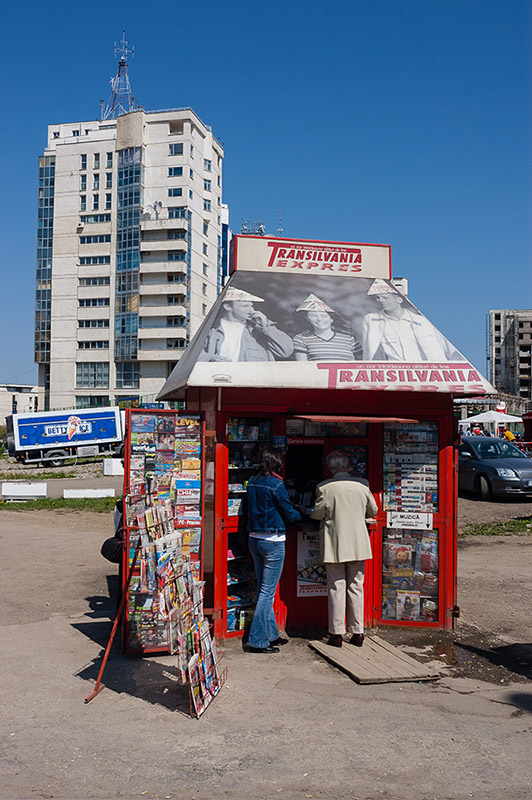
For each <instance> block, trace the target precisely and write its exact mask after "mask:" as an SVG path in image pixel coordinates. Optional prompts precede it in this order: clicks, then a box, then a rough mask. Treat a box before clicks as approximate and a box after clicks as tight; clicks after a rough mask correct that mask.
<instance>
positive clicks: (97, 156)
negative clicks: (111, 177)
mask: <svg viewBox="0 0 532 800" xmlns="http://www.w3.org/2000/svg"><path fill="white" fill-rule="evenodd" d="M93 166H94V169H100V154H99V153H94V165H93Z"/></svg>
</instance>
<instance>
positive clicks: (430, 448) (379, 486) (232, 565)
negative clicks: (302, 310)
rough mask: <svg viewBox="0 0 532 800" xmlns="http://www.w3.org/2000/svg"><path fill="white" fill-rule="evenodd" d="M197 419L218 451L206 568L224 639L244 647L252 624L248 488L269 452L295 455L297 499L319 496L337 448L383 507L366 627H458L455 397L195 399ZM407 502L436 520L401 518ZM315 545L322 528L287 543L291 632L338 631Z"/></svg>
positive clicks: (276, 394) (295, 533)
mask: <svg viewBox="0 0 532 800" xmlns="http://www.w3.org/2000/svg"><path fill="white" fill-rule="evenodd" d="M186 408H187V410H188V411H189V412H193V411H202V412H204V414H205V420H206V429H207V431H206V433H207V432H208V433H207V435H208V436H209V435H210V436H212V440H211V441H213V447H212V448H210V457H209V458H210V463H207V464H206V473H205V474H206V479H207V481H208V480H209V478H210V479H211V481H213V484H211V485H212V488H213V489H214V491H213V492H212V493H211V500H210V501H209V502H206V505H205V524H204V558H205V580H206V581H207V587H206V588H207V593H208V599H209V605H210V604H211V602H212V606H213V608H214V629H215V635H216V636H217V637H219V638H226V637H236V636H242V635H243V634H244V632H245V630H246V628H247V627H248V626H249V623H250V620H251V616H252V609H253V587H252V580H253V567H252V562H251V559H250V558H249V552H248V549H247V530H246V529H247V518H246V509H245V484H246V481H247V479H248V478H249V477H250V476H251V474H253V468H254V465H255V464H256V462H257V459H258V458H259V457H260V449H261V447H262V446H263V444H265V443H266V442H269V443H271V444H273V445H274V446H277V447H278V448H279V449H280V450H281V451H282V452H283V453H284V455H285V468H284V477H285V482H286V484H287V488H288V490H289V492H293V493H297V492H300V493H301V491H302V489H303V491H304V490H305V488H308V486H307V484H308V483H309V480H308V478H309V470H310V469H311V465H312V464H314V468H316V471H318V470H317V465H318V463H320V462H321V464H323V462H324V459H325V457H326V455H327V454H328V452H329V451H330V450H331V449H334V448H339V447H340V448H348V452H350V453H351V454H354V458H355V460H356V459H358V462H359V467H361V468H362V471H364V457H363V456H364V452H365V453H366V455H367V459H366V467H365V471H366V475H367V479H368V480H369V484H370V488H371V490H372V492H373V494H374V496H375V498H376V500H377V503H378V506H379V512H378V515H377V525H376V526H375V527H374V528H372V531H371V541H372V549H373V559H372V560H371V561H368V562H367V564H366V578H365V587H366V591H365V624H366V626H367V627H375V626H377V625H395V626H416V627H420V626H421V627H436V628H451V627H452V626H453V624H454V618H455V617H456V616H457V615H458V609H457V607H456V551H457V537H456V508H457V471H456V470H457V468H456V461H455V445H456V423H455V421H454V417H453V407H452V395H450V394H446V393H439V392H438V393H437V392H434V393H420V392H404V391H402V392H401V391H397V392H390V391H386V392H384V391H359V392H356V393H354V392H350V391H346V390H342V389H337V390H331V389H329V390H323V389H317V390H301V389H258V388H257V389H253V388H249V389H246V390H242V389H236V388H235V389H233V388H231V387H223V388H221V387H220V388H188V389H187V390H186ZM287 424H288V434H287ZM316 431H318V432H319V435H317V434H316ZM307 432H310V434H312V435H307ZM322 434H323V435H322ZM291 448H292V449H291ZM357 448H358V449H357ZM306 453H308V456H306V455H305V454H306ZM298 459H299V462H298ZM298 463H299V464H300V465H302V467H303V468H302V471H303V472H304V473H305V475H304V476H303V479H304V481H305V485H303V486H302V485H301V483H300V484H299V485H298V482H297V479H298V475H297V473H298V472H299V469H298ZM320 472H321V474H316V475H315V478H314V482H315V483H317V482H319V481H320V480H323V479H324V478H325V477H327V476H326V475H324V474H323V468H322V467H321V469H320ZM407 497H408V498H421V500H425V501H426V502H425V503H423V502H422V503H420V505H422V506H425V508H428V507H430V506H432V508H433V511H432V512H430V513H416V512H414V513H412V512H408V510H407V511H404V510H401V509H402V508H404V506H405V505H406V506H409V507H411V506H412V503H410V504H409V503H408V502H406V498H407ZM295 499H296V500H299V499H301V498H300V497H295ZM305 500H308V497H306V498H305ZM414 504H415V501H414ZM410 526H411V527H410ZM313 537H314V540H315V537H316V525H315V523H313V522H312V521H311V520H304V521H303V522H302V523H296V524H295V525H293V526H291V527H290V529H289V530H288V532H287V548H286V561H285V566H284V570H283V575H282V578H281V581H280V585H279V588H278V592H277V595H276V599H275V604H274V609H275V613H276V616H277V620H278V623H279V625H280V627H281V628H282V629H284V628H286V629H288V630H291V629H292V630H305V629H306V630H320V629H322V630H324V629H326V628H327V597H326V593H325V587H324V584H323V575H321V576H320V570H319V567H318V565H317V560H316V558H315V552H314V553H313V551H312V540H313ZM309 540H310V543H311V544H310V547H309V545H308V541H309ZM302 541H304V542H306V544H304V545H303V547H302V545H301V542H302ZM305 547H306V548H307V549H306V551H305V552H304V553H303V556H302V555H301V549H303V550H305ZM298 548H299V550H300V552H299V557H298ZM307 556H309V557H308V558H307ZM313 556H314V558H313ZM314 567H315V568H316V569H314ZM320 582H321V585H320Z"/></svg>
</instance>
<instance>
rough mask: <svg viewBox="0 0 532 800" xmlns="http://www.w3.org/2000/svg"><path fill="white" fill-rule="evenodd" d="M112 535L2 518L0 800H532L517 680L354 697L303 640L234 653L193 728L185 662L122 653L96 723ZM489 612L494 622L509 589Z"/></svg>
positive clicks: (44, 519) (37, 518)
mask: <svg viewBox="0 0 532 800" xmlns="http://www.w3.org/2000/svg"><path fill="white" fill-rule="evenodd" d="M111 527H112V523H111V519H110V515H107V514H91V513H87V512H76V513H72V512H64V511H61V512H52V511H50V512H17V511H3V512H0V556H1V558H2V564H3V565H4V570H3V581H2V588H3V602H2V604H0V625H1V636H2V656H1V660H0V664H1V669H2V675H1V679H0V686H1V687H2V701H1V704H0V729H1V730H2V731H3V754H2V763H1V771H0V796H1V797H2V798H29V797H32V798H51V797H54V798H80V799H81V798H102V799H103V798H115V797H116V798H122V799H123V798H143V797H144V798H149V799H151V798H154V799H155V798H156V799H157V800H158V799H159V798H171V800H193V798H194V799H195V800H222V799H224V798H232V800H250V799H251V798H270V797H281V798H285V800H286V799H287V798H288V800H296V798H297V800H299V798H301V799H302V798H309V797H313V798H320V799H321V800H352V799H353V798H359V800H377V798H384V800H397V799H398V798H403V797H409V798H415V799H416V800H434V798H436V799H437V800H447V799H448V800H458V799H459V798H460V800H461V799H462V798H470V797H473V798H478V800H495V798H496V799H497V800H500V797H505V798H507V799H508V800H525V798H526V800H529V798H530V797H531V796H532V788H531V785H532V765H531V760H530V734H531V731H532V724H531V716H530V715H531V712H532V693H531V691H530V683H529V682H526V681H525V682H523V678H522V677H520V676H518V675H517V674H513V673H507V674H506V675H507V677H506V678H505V679H503V683H502V684H501V683H500V682H497V683H494V682H490V681H484V680H479V679H476V678H475V679H473V678H457V677H454V673H453V671H452V669H451V670H450V671H449V672H448V674H447V675H446V676H445V677H444V678H442V679H441V680H440V681H438V682H437V683H436V684H402V685H397V684H394V685H378V686H359V685H357V684H356V683H354V682H353V681H351V680H350V679H349V678H348V677H347V676H346V675H344V674H343V673H341V672H339V671H338V670H336V669H334V668H333V667H332V666H330V665H329V664H327V663H326V662H325V661H323V660H322V659H321V658H319V657H318V656H316V654H314V653H312V651H311V650H310V649H309V648H308V646H307V641H306V640H305V639H304V638H294V639H292V641H291V642H290V644H288V645H287V646H286V647H284V648H282V650H281V653H280V654H279V655H274V656H262V655H248V654H245V653H243V651H242V649H241V646H240V642H238V641H232V642H230V643H228V644H227V645H226V647H225V650H226V653H225V659H224V663H225V664H226V666H227V668H228V679H227V684H226V685H225V687H224V688H223V690H222V692H221V693H220V695H219V696H218V697H217V698H216V701H215V702H214V703H213V704H212V706H211V707H210V708H209V709H208V711H207V712H206V714H205V716H204V717H202V719H201V720H199V721H197V720H193V719H191V718H190V717H189V716H187V713H186V712H187V707H188V700H187V697H186V694H185V693H184V691H183V689H182V688H181V687H180V686H178V685H177V683H176V680H175V676H176V668H175V659H174V658H173V657H158V658H146V659H141V660H139V659H130V658H126V657H124V656H122V655H121V654H120V652H119V649H118V648H117V647H115V649H114V651H113V653H112V657H111V660H110V662H109V665H108V669H107V672H106V674H105V679H104V682H105V683H106V686H107V688H106V689H105V690H104V691H103V692H102V693H101V694H100V695H98V696H97V697H96V698H95V699H94V700H93V701H92V702H91V703H90V704H89V705H85V704H84V702H83V700H84V698H85V697H86V696H87V695H88V694H89V692H90V691H91V690H92V687H93V682H94V680H95V678H96V674H97V671H98V668H99V665H100V659H101V656H102V652H103V648H104V647H105V644H106V641H107V638H108V636H109V632H110V628H111V622H110V614H111V613H112V608H113V604H112V602H111V601H110V599H109V590H110V589H111V590H113V589H114V588H116V569H115V568H114V567H113V566H112V565H110V564H109V563H108V562H106V561H105V560H103V559H102V558H101V556H100V555H99V547H100V544H101V542H102V540H103V539H104V538H105V536H107V535H108V533H109V530H110V528H111ZM495 546H496V547H499V550H497V554H498V555H497V558H498V559H501V558H503V556H502V555H501V553H504V549H503V546H504V543H503V544H501V545H497V544H496V545H495ZM501 548H502V549H501ZM529 549H530V548H529ZM472 552H473V551H471V553H472ZM494 552H495V551H494ZM523 563H524V562H523ZM472 579H473V578H472V577H471V576H469V577H466V578H465V580H472ZM460 580H461V578H460V577H459V581H460ZM483 591H485V592H488V593H489V587H485V588H484V590H483ZM489 596H490V595H489V594H488V597H489ZM491 596H492V597H493V615H494V616H497V617H498V618H500V617H501V615H502V616H503V615H504V614H506V610H507V608H508V605H509V604H511V602H512V592H511V585H506V586H504V585H503V586H498V587H497V588H496V590H495V591H493V592H492V593H491ZM466 611H467V613H469V611H468V609H466Z"/></svg>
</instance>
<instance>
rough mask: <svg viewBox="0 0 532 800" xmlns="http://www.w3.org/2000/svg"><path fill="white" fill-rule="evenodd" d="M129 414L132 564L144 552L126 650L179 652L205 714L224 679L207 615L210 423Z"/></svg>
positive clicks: (190, 417) (196, 707) (183, 675)
mask: <svg viewBox="0 0 532 800" xmlns="http://www.w3.org/2000/svg"><path fill="white" fill-rule="evenodd" d="M126 413H127V417H126V420H127V422H126V426H127V434H126V470H125V476H124V499H125V512H126V514H125V523H126V527H125V530H126V535H127V546H128V565H129V567H130V566H131V564H132V563H133V561H134V559H135V553H136V551H137V550H138V553H137V560H136V564H135V568H134V570H133V574H132V578H131V582H130V585H129V590H128V601H127V603H126V606H125V619H124V624H123V641H124V649H125V650H126V652H129V653H136V654H143V653H154V652H170V653H175V654H176V655H177V664H178V677H179V681H180V683H181V684H183V685H188V686H189V687H190V694H191V711H192V713H193V714H194V715H196V716H200V714H202V713H203V711H204V710H205V709H206V708H207V706H208V705H209V703H210V702H211V701H212V699H213V698H214V697H215V696H216V695H217V693H218V692H219V690H220V688H221V686H222V683H223V675H220V672H219V669H218V661H219V659H218V654H217V647H216V640H215V639H214V637H212V636H211V631H210V624H209V622H208V620H206V619H205V617H204V613H203V588H204V582H203V581H202V564H201V555H202V517H203V507H202V495H203V493H202V476H203V469H202V454H203V421H202V417H201V415H200V414H189V413H186V412H184V411H182V412H179V411H159V410H151V409H142V410H140V409H139V410H128V411H127V412H126ZM124 572H126V570H125V571H124Z"/></svg>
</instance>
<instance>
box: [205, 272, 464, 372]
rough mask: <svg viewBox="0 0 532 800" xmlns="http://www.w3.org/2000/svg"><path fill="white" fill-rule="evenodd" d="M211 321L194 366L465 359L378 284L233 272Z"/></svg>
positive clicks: (390, 288)
mask: <svg viewBox="0 0 532 800" xmlns="http://www.w3.org/2000/svg"><path fill="white" fill-rule="evenodd" d="M209 319H210V320H212V323H211V325H210V326H209V327H208V330H207V326H206V325H205V324H204V326H203V328H202V331H200V335H199V336H198V337H197V339H196V341H195V343H194V344H195V348H194V349H196V348H197V347H200V346H201V350H200V352H199V353H198V354H197V356H196V360H197V361H210V362H234V363H238V362H246V361H247V362H249V361H253V362H261V361H316V362H341V363H351V362H356V361H367V362H372V361H375V362H389V361H393V362H402V363H418V362H438V363H440V362H451V361H452V362H456V361H458V362H460V361H465V358H464V356H463V355H462V354H461V353H460V352H459V351H458V350H457V349H456V348H455V347H454V346H453V345H452V344H451V342H449V340H448V339H446V338H445V336H443V335H442V334H441V333H440V332H439V331H438V330H437V329H436V328H435V327H434V325H433V324H432V323H431V322H430V321H429V320H428V319H427V318H426V317H424V316H423V314H421V312H420V311H418V309H417V308H416V307H415V306H414V305H413V303H411V301H410V300H409V299H408V298H407V297H406V296H405V295H403V294H402V293H401V292H400V291H399V290H398V289H397V288H396V287H395V286H394V285H393V283H392V282H391V281H389V280H385V279H382V278H377V279H375V278H363V277H357V278H356V279H353V278H348V277H346V278H343V277H340V276H337V277H335V278H334V279H333V280H325V279H324V276H320V275H294V274H283V273H278V272H272V273H266V272H246V271H236V272H235V273H233V275H232V276H231V279H230V281H229V283H228V285H227V286H226V288H225V289H224V291H223V292H222V294H221V295H220V297H219V298H218V300H217V302H216V304H215V306H214V309H213V311H211V314H210V315H209ZM201 333H204V336H201ZM196 352H197V351H196Z"/></svg>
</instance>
